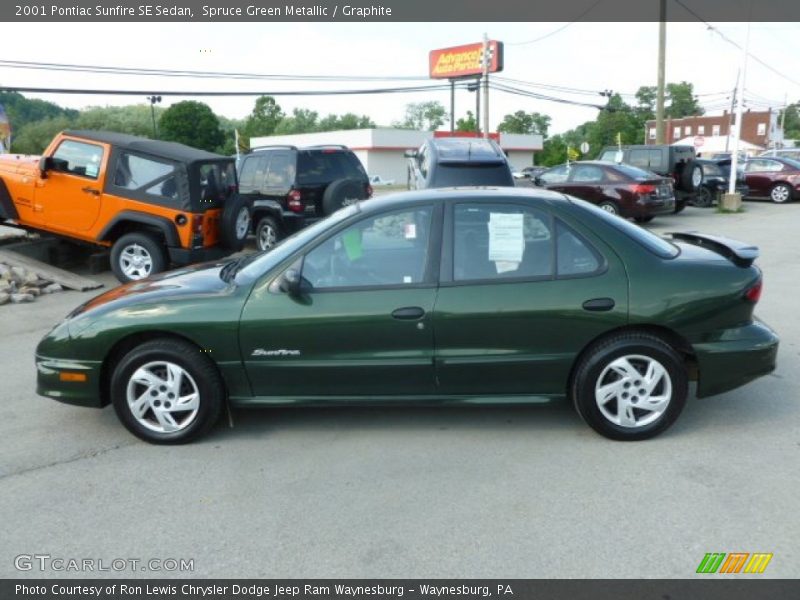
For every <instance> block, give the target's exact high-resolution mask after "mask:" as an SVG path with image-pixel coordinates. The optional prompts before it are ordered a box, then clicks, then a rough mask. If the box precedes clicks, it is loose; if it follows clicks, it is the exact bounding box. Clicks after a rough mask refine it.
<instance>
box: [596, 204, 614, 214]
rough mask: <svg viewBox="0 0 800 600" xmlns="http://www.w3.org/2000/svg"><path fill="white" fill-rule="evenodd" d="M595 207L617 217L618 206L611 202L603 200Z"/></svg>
mask: <svg viewBox="0 0 800 600" xmlns="http://www.w3.org/2000/svg"><path fill="white" fill-rule="evenodd" d="M597 207H598V208H600V209H602V210H604V211H606V212H607V213H611V214H612V215H619V205H617V203H616V202H613V201H612V200H603V201H602V202H601V203H600V204H598V205H597Z"/></svg>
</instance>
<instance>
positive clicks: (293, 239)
mask: <svg viewBox="0 0 800 600" xmlns="http://www.w3.org/2000/svg"><path fill="white" fill-rule="evenodd" d="M359 210H360V209H359V208H358V204H351V205H350V206H345V207H344V208H342V209H341V210H337V211H336V212H335V213H333V214H332V215H331V216H330V217H328V218H327V219H322V220H321V221H317V222H316V223H314V224H313V225H311V226H310V227H306V228H305V229H301V230H300V231H298V232H297V233H295V234H294V235H292V236H290V237H288V238H286V239H285V240H283V241H282V242H281V243H279V244H278V245H277V246H275V247H274V248H272V249H270V250H265V251H264V252H256V253H255V254H251V255H249V256H246V257H244V259H243V260H242V261H241V262H240V263H239V271H238V272H237V274H236V279H237V281H239V280H240V278H242V280H244V279H247V280H253V279H256V278H258V277H261V275H263V274H264V273H266V272H267V271H269V270H270V269H272V268H273V267H274V266H275V265H277V264H278V263H280V262H281V261H283V260H285V259H286V258H288V257H289V256H291V255H292V254H294V253H295V252H297V251H298V250H300V249H301V248H302V247H303V246H305V245H306V244H307V243H309V242H310V241H311V240H313V239H314V238H316V237H317V236H318V235H320V234H322V233H323V232H325V231H327V230H328V229H330V228H331V227H334V226H335V225H336V224H338V223H341V222H342V221H344V220H345V219H347V218H349V217H351V216H352V215H354V214H356V213H357V212H359Z"/></svg>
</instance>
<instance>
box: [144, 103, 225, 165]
mask: <svg viewBox="0 0 800 600" xmlns="http://www.w3.org/2000/svg"><path fill="white" fill-rule="evenodd" d="M158 126H159V133H160V137H161V139H164V140H169V141H173V142H179V143H181V144H186V145H187V146H194V147H195V148H201V149H203V150H208V151H209V152H213V151H215V150H216V149H217V148H218V147H219V146H221V145H222V144H223V143H224V142H225V140H224V137H223V133H222V130H221V129H220V126H219V119H218V118H217V115H215V114H214V111H212V110H211V108H210V107H209V106H208V105H207V104H203V103H202V102H196V101H194V100H186V101H184V102H178V103H177V104H173V105H172V106H170V107H169V108H168V109H166V110H165V111H164V112H163V113H162V115H161V118H160V119H159V121H158Z"/></svg>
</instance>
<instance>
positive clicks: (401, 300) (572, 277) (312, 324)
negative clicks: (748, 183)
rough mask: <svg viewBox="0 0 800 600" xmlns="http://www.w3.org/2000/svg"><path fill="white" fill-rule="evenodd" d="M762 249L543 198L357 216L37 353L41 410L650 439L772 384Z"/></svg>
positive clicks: (94, 307)
mask: <svg viewBox="0 0 800 600" xmlns="http://www.w3.org/2000/svg"><path fill="white" fill-rule="evenodd" d="M757 255H758V250H757V249H756V248H754V247H752V246H748V245H747V244H744V243H741V242H737V241H734V240H729V239H725V238H719V237H715V236H708V235H703V234H698V233H683V234H673V236H672V239H671V240H669V241H668V240H666V239H664V238H661V237H658V236H655V235H653V234H651V233H650V232H648V231H647V230H645V229H642V228H640V227H638V226H637V225H634V224H632V223H630V222H628V221H625V220H623V219H621V218H619V217H616V216H614V215H609V214H607V213H605V212H604V211H602V210H599V209H597V208H596V207H594V206H593V205H591V204H588V203H586V202H583V201H581V200H577V199H575V198H570V197H568V196H564V195H563V194H558V193H554V192H548V191H543V190H530V189H528V190H525V189H514V188H498V189H449V190H426V191H424V192H411V193H403V194H397V195H392V196H387V197H384V198H380V199H374V200H369V201H367V202H361V203H358V204H355V205H353V206H349V207H346V208H344V209H342V210H341V211H339V212H337V213H335V214H334V215H332V216H331V217H329V218H328V219H326V220H324V221H320V222H318V223H316V224H315V225H313V226H311V227H309V228H307V229H305V230H303V231H301V232H299V233H298V234H296V235H294V236H293V237H291V238H288V239H286V240H285V241H284V242H283V243H281V244H280V245H278V246H276V247H275V248H274V249H272V250H271V251H269V252H266V253H260V254H253V255H249V256H247V257H244V258H239V259H236V260H230V261H227V262H220V263H214V264H203V265H197V266H194V267H188V268H185V269H181V270H177V271H172V272H170V273H166V274H163V275H159V276H156V277H152V278H150V279H146V280H142V281H137V282H132V283H129V284H126V285H123V286H120V287H118V288H116V289H113V290H111V291H109V292H106V293H105V294H102V295H100V296H98V297H96V298H94V299H93V300H90V301H89V302H87V303H86V304H84V305H82V306H81V307H79V308H78V309H76V310H75V311H74V312H72V314H70V315H69V316H68V317H67V318H66V319H65V320H64V321H63V322H62V323H60V324H59V325H57V326H56V327H55V328H54V329H53V330H52V331H51V332H50V333H49V334H48V335H47V336H46V337H45V338H44V339H43V340H42V341H41V343H40V344H39V346H38V348H37V350H36V365H37V369H38V393H39V394H41V395H44V396H48V397H50V398H54V399H56V400H60V401H62V402H67V403H70V404H77V405H80V406H91V407H96V408H101V407H104V406H106V405H108V404H112V405H113V406H114V409H115V410H116V412H117V415H118V416H119V418H120V420H121V421H122V423H123V424H124V425H125V426H126V427H127V428H128V429H129V430H130V431H131V432H132V433H133V434H135V435H137V436H139V437H140V438H142V439H144V440H147V441H149V442H154V443H162V444H173V443H181V442H186V441H189V440H191V439H194V438H197V437H199V436H201V435H203V434H205V433H206V432H208V431H209V430H210V429H211V428H212V427H213V426H214V424H215V423H216V422H217V421H218V419H219V417H220V415H221V413H222V412H223V410H224V408H225V403H226V402H227V403H229V404H230V405H232V406H237V407H246V406H265V405H269V406H277V405H297V404H306V405H330V404H344V403H362V404H365V403H370V404H396V403H406V404H410V403H423V404H434V403H477V402H481V403H486V404H501V403H509V402H513V403H519V402H525V401H541V400H542V399H569V400H571V401H572V402H573V403H574V405H575V408H576V409H577V411H578V413H579V414H580V416H581V417H582V418H583V419H584V420H585V421H586V423H588V424H589V425H590V426H591V427H592V428H593V429H595V430H596V431H598V432H599V433H601V434H602V435H604V436H607V437H609V438H612V439H617V440H642V439H646V438H650V437H653V436H655V435H657V434H658V433H660V432H662V431H664V430H665V429H667V428H668V427H669V426H670V425H671V424H672V423H673V422H674V421H675V419H676V418H677V417H678V415H679V414H680V412H681V410H682V408H683V406H684V404H685V402H686V398H687V395H688V389H689V382H690V381H696V382H697V387H696V395H697V396H698V397H704V396H710V395H713V394H719V393H722V392H725V391H727V390H731V389H733V388H736V387H738V386H741V385H743V384H745V383H747V382H749V381H752V380H753V379H756V378H757V377H760V376H762V375H765V374H767V373H769V372H770V371H772V370H773V369H774V368H775V360H776V354H777V350H778V338H777V336H776V335H775V333H773V331H772V330H771V329H770V328H768V327H767V326H766V325H764V324H763V323H761V322H760V321H758V320H757V319H755V317H754V316H753V310H754V307H755V304H756V302H757V301H758V299H759V295H760V293H761V286H762V278H761V271H760V270H759V269H758V268H757V267H755V266H754V265H753V261H754V260H755V259H756V258H757Z"/></svg>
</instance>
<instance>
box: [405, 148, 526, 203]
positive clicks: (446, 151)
mask: <svg viewBox="0 0 800 600" xmlns="http://www.w3.org/2000/svg"><path fill="white" fill-rule="evenodd" d="M406 157H407V158H408V159H409V160H408V189H410V190H421V189H425V188H441V187H454V186H507V187H514V177H513V176H512V175H511V168H510V167H509V166H508V160H507V159H506V155H505V154H504V153H503V151H502V150H501V149H500V146H498V145H497V144H496V143H495V142H494V141H493V140H490V139H483V138H432V139H429V140H425V143H424V144H422V146H421V147H420V148H419V150H407V151H406Z"/></svg>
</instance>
